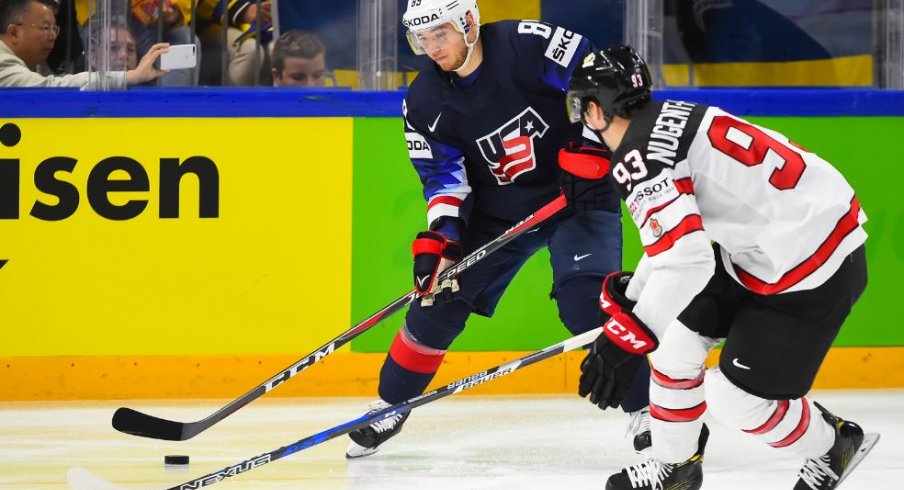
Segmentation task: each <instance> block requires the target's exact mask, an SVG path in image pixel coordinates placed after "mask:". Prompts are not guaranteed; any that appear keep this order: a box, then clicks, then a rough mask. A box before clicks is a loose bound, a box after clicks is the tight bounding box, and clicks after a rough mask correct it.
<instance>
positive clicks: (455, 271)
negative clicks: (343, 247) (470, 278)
mask: <svg viewBox="0 0 904 490" xmlns="http://www.w3.org/2000/svg"><path fill="white" fill-rule="evenodd" d="M566 204H567V203H566V201H565V196H559V197H557V198H556V199H554V200H552V201H551V202H549V203H548V204H546V205H545V206H543V207H542V208H540V209H538V210H537V211H536V212H535V213H534V214H532V215H530V216H528V217H526V218H524V219H523V220H521V221H520V222H518V223H517V224H515V226H512V227H511V228H509V229H508V230H506V231H505V233H503V234H501V235H499V236H498V237H496V238H495V239H493V240H492V241H490V242H487V243H486V244H484V245H483V246H482V247H480V248H478V249H477V250H474V251H473V252H471V253H470V254H468V256H467V257H465V258H463V259H462V260H461V262H459V263H458V264H456V265H455V266H454V267H450V268H449V269H446V270H445V271H443V272H442V273H441V274H440V275H439V277H438V278H437V279H436V281H437V283H440V282H442V281H443V280H445V279H449V278H452V277H454V276H457V275H459V274H461V273H462V272H463V271H465V270H467V269H469V268H471V267H473V266H474V264H476V263H478V262H480V261H481V260H482V259H484V258H485V257H487V256H488V255H490V254H491V253H493V252H495V251H496V250H499V249H500V248H502V246H504V245H505V244H506V243H508V242H510V241H512V240H514V239H515V238H516V237H518V236H520V235H521V234H523V233H524V232H526V231H527V230H529V229H531V228H533V227H535V226H537V225H539V224H541V223H543V222H544V221H546V220H547V219H549V218H550V217H551V216H553V215H555V214H556V213H558V212H559V211H561V210H562V209H564V208H565V206H566ZM415 299H417V293H416V292H415V291H414V290H411V291H409V292H408V293H407V294H405V295H404V296H402V297H400V298H399V299H397V300H395V301H393V302H392V303H390V304H388V305H386V306H385V307H383V309H381V310H380V311H378V312H376V313H374V314H373V315H371V316H370V317H369V318H367V319H366V320H364V321H363V322H361V323H359V324H357V325H355V326H354V327H352V328H350V329H349V330H346V331H345V332H343V333H341V334H339V336H338V337H336V338H334V339H333V340H331V341H329V342H328V343H326V344H324V345H323V346H321V347H320V348H319V349H317V350H315V351H314V352H312V353H310V354H308V355H307V356H305V357H303V358H302V359H300V360H298V361H297V362H295V363H294V364H292V365H291V366H289V367H287V368H286V369H283V370H282V371H281V372H280V373H279V374H277V375H276V376H274V377H272V378H270V379H268V380H267V381H265V382H263V383H261V384H260V385H258V386H256V387H254V388H252V389H251V391H249V392H247V393H245V394H244V395H242V396H240V397H239V398H237V399H235V400H233V401H231V402H229V404H227V405H226V406H224V407H223V408H221V409H219V410H217V411H216V412H214V413H212V414H211V415H209V416H208V417H207V418H204V419H202V420H198V421H195V422H177V421H175V420H167V419H162V418H160V417H155V416H153V415H149V414H146V413H143V412H139V411H138V410H134V409H131V408H127V407H120V408H119V409H117V410H116V412H115V413H114V414H113V428H114V429H116V430H118V431H119V432H123V433H125V434H131V435H134V436H140V437H148V438H151V439H163V440H168V441H185V440H188V439H191V438H192V437H195V436H196V435H198V434H200V433H201V432H204V431H205V430H207V429H209V428H210V427H212V426H213V425H215V424H217V423H218V422H220V421H221V420H223V419H225V418H226V417H228V416H229V415H231V414H233V413H234V412H236V411H237V410H238V409H240V408H242V407H244V406H245V405H247V404H249V403H251V402H252V401H254V400H256V399H258V398H260V397H261V396H263V395H264V394H266V393H267V392H268V391H270V390H272V389H274V388H276V387H277V386H279V385H280V384H282V383H283V382H285V381H288V380H289V379H290V378H292V377H294V376H295V375H297V374H298V373H300V372H301V371H304V370H305V369H307V368H308V367H310V366H311V365H313V364H314V363H316V362H317V361H319V360H321V359H323V358H324V357H326V356H328V355H330V354H332V353H333V352H335V351H336V349H338V348H339V347H341V346H343V345H345V344H347V343H348V342H350V341H351V340H352V339H354V338H355V337H357V336H359V335H361V334H362V333H364V332H365V331H367V330H369V329H370V328H371V327H373V326H374V325H377V324H378V323H380V322H381V321H383V320H385V319H386V318H388V317H390V316H392V315H393V314H394V313H396V312H398V311H399V310H401V309H402V308H404V307H406V306H408V305H409V304H411V303H412V302H413V301H414V300H415Z"/></svg>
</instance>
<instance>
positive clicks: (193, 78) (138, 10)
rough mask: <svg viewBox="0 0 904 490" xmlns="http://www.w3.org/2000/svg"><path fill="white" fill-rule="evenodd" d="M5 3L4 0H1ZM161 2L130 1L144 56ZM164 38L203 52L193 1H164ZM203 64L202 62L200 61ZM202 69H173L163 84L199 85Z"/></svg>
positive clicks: (154, 36) (133, 27)
mask: <svg viewBox="0 0 904 490" xmlns="http://www.w3.org/2000/svg"><path fill="white" fill-rule="evenodd" d="M0 1H3V0H0ZM160 1H161V0H131V2H132V15H131V16H130V19H129V28H130V29H131V31H132V32H133V33H135V40H136V41H137V42H138V53H139V54H141V55H143V54H144V53H146V52H147V51H148V50H149V49H151V46H153V45H154V43H155V42H157V41H158V39H157V26H158V23H159V21H160V17H159V16H158V14H159V12H160V11H161V8H160V3H159V2H160ZM162 1H163V7H162V12H163V15H162V19H163V38H162V39H161V40H160V41H164V42H167V43H169V44H192V43H194V44H195V46H197V51H196V52H197V53H199V56H200V53H201V41H200V40H199V39H198V37H197V36H195V35H194V34H193V33H192V32H191V27H190V26H189V21H190V20H191V6H192V1H191V0H162ZM199 65H200V60H199ZM198 73H199V68H198V67H195V69H193V70H173V71H172V72H169V73H167V75H165V76H163V77H161V78H160V85H163V86H168V87H187V86H192V85H197V84H198Z"/></svg>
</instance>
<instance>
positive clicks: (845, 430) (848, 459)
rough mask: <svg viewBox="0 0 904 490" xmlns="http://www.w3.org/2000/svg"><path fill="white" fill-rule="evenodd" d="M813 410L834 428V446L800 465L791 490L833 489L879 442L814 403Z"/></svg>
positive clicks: (877, 438)
mask: <svg viewBox="0 0 904 490" xmlns="http://www.w3.org/2000/svg"><path fill="white" fill-rule="evenodd" d="M816 406H817V407H819V410H820V411H821V412H822V417H823V418H824V419H825V420H826V422H828V423H829V425H831V426H832V427H834V428H835V444H833V445H832V448H831V449H829V452H827V453H825V454H823V455H822V456H820V457H819V458H816V459H808V460H807V461H806V462H805V463H804V465H803V467H802V468H801V469H800V473H799V474H798V476H799V477H800V478H799V479H798V480H797V484H796V485H794V490H830V489H833V488H837V487H838V486H839V485H841V482H843V481H844V479H845V478H847V476H848V475H849V474H851V471H853V470H854V468H856V467H857V465H858V464H860V461H861V460H863V458H864V456H866V455H867V453H869V452H870V450H871V449H872V448H873V446H875V445H876V442H878V441H879V434H866V435H864V434H863V429H861V428H860V426H859V425H857V424H855V423H853V422H850V421H848V420H843V419H841V418H839V417H836V416H835V415H833V414H831V413H830V412H829V411H828V410H826V409H825V408H823V407H822V405H820V404H818V403H816Z"/></svg>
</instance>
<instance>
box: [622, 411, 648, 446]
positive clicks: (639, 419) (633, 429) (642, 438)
mask: <svg viewBox="0 0 904 490" xmlns="http://www.w3.org/2000/svg"><path fill="white" fill-rule="evenodd" d="M628 415H629V416H630V420H628V431H627V434H625V437H626V438H630V439H631V440H632V443H633V444H634V451H635V452H637V453H638V454H647V453H649V452H650V448H651V447H653V437H652V435H651V433H650V408H649V407H644V408H642V409H640V410H638V411H636V412H628Z"/></svg>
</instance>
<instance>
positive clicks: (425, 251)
mask: <svg viewBox="0 0 904 490" xmlns="http://www.w3.org/2000/svg"><path fill="white" fill-rule="evenodd" d="M411 253H412V255H414V288H415V290H416V291H417V294H418V296H421V305H422V306H431V305H433V302H434V301H435V299H436V298H440V299H442V300H444V301H448V300H450V299H452V295H453V294H454V293H456V292H458V279H457V278H455V277H453V278H450V279H446V280H445V281H443V282H442V283H441V284H436V278H437V276H438V275H439V274H440V273H441V272H443V271H444V270H446V269H448V268H449V267H451V266H452V265H454V264H455V263H457V262H458V261H460V260H461V259H462V257H464V249H463V248H462V246H461V244H459V243H458V242H456V241H454V240H449V239H447V238H446V237H445V236H443V235H442V234H441V233H437V232H435V231H422V232H420V233H418V234H417V237H416V238H415V239H414V243H413V244H412V245H411Z"/></svg>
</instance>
